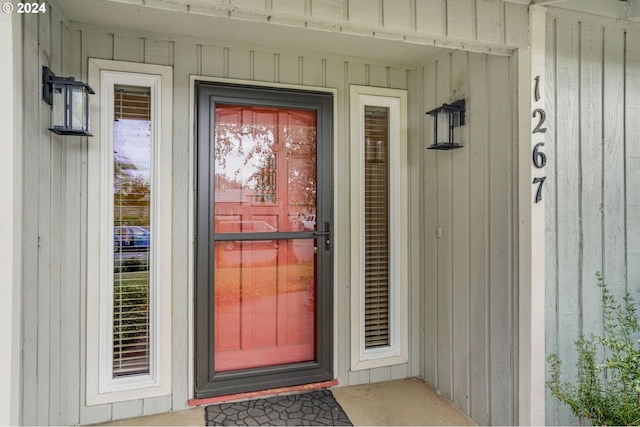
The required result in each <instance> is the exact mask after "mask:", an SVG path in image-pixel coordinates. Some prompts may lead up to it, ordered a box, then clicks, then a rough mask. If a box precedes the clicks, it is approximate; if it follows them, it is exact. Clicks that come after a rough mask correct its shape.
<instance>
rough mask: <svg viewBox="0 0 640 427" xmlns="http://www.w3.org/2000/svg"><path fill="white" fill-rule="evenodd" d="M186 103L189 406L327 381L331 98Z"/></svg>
mask: <svg viewBox="0 0 640 427" xmlns="http://www.w3.org/2000/svg"><path fill="white" fill-rule="evenodd" d="M197 93H198V128H197V132H198V141H197V160H196V163H197V177H196V179H197V188H196V191H197V196H196V198H197V213H196V215H197V218H196V224H197V244H196V319H195V322H196V328H195V329H196V397H198V398H202V397H208V396H215V395H221V394H230V393H238V392H244V391H252V390H260V389H267V388H274V387H282V386H287V385H296V384H304V383H311V382H317V381H324V380H328V379H331V378H332V377H333V375H332V366H331V357H332V350H331V342H332V336H331V331H332V322H331V319H332V283H331V277H332V271H331V259H332V257H331V250H332V248H331V219H332V218H331V213H332V207H331V160H330V153H331V117H332V97H331V95H330V94H324V93H316V92H298V91H289V90H286V91H285V90H276V89H265V88H255V87H244V86H232V85H223V84H212V83H198V84H197Z"/></svg>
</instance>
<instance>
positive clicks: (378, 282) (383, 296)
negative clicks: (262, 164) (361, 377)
mask: <svg viewBox="0 0 640 427" xmlns="http://www.w3.org/2000/svg"><path fill="white" fill-rule="evenodd" d="M364 125H365V153H364V155H365V173H364V187H365V188H364V203H365V205H364V212H365V214H364V217H365V218H364V222H365V224H364V229H365V255H364V258H365V259H364V270H365V271H364V276H365V278H364V281H365V321H364V328H365V348H373V347H380V346H388V345H389V343H390V339H389V108H387V107H374V106H365V123H364Z"/></svg>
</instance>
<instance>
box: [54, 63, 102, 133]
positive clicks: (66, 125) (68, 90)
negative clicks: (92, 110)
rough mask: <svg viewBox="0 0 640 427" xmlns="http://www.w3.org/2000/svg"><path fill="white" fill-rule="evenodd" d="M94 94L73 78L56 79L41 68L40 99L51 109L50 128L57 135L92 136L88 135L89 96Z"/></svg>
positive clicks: (89, 88)
mask: <svg viewBox="0 0 640 427" xmlns="http://www.w3.org/2000/svg"><path fill="white" fill-rule="evenodd" d="M94 93H95V92H94V91H93V89H91V87H90V86H89V85H88V84H86V83H82V82H77V81H76V79H74V78H73V77H56V75H55V74H53V73H52V72H51V70H50V69H49V68H48V67H42V99H43V100H44V101H45V102H46V103H47V104H49V105H51V106H52V108H51V127H50V128H49V130H50V131H51V132H55V133H57V134H58V135H80V136H93V135H91V134H90V133H89V94H94Z"/></svg>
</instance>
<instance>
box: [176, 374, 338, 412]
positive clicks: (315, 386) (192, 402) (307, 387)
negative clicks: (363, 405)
mask: <svg viewBox="0 0 640 427" xmlns="http://www.w3.org/2000/svg"><path fill="white" fill-rule="evenodd" d="M337 385H338V380H337V379H335V380H331V381H323V382H319V383H311V384H301V385H294V386H289V387H280V388H271V389H268V390H260V391H250V392H246V393H236V394H228V395H226V396H214V397H206V398H204V399H189V402H188V403H189V406H200V405H210V404H214V403H225V402H232V401H238V400H247V399H253V398H255V397H264V396H276V395H279V394H285V393H294V392H296V391H311V390H319V389H323V388H328V387H335V386H337Z"/></svg>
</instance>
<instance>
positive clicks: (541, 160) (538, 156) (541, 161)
mask: <svg viewBox="0 0 640 427" xmlns="http://www.w3.org/2000/svg"><path fill="white" fill-rule="evenodd" d="M540 147H544V142H538V143H537V144H536V146H535V147H533V164H534V165H535V167H537V168H538V169H541V168H543V167H544V165H546V164H547V155H546V154H544V153H543V152H542V151H539V149H540Z"/></svg>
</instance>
